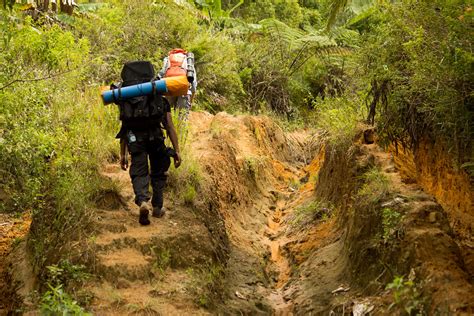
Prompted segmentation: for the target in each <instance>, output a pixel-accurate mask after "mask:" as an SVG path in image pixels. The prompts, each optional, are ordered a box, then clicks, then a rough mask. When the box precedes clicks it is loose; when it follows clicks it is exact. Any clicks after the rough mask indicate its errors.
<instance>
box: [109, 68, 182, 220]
mask: <svg viewBox="0 0 474 316" xmlns="http://www.w3.org/2000/svg"><path fill="white" fill-rule="evenodd" d="M153 77H154V71H153V66H152V65H151V64H150V63H148V62H131V63H127V64H126V65H125V66H124V69H123V70H122V79H123V84H122V86H121V87H125V86H127V85H132V84H137V83H142V82H147V81H150V80H153ZM116 103H117V104H118V105H119V107H120V119H121V120H122V127H121V129H120V132H119V133H118V134H117V138H120V145H121V146H120V165H121V167H122V169H123V170H126V169H127V168H128V152H130V155H131V157H132V161H131V165H130V177H131V179H132V185H133V191H134V193H135V203H136V204H137V205H138V206H139V207H140V217H139V222H140V224H142V225H149V224H150V221H149V219H148V214H149V211H150V206H149V200H150V192H149V184H150V180H151V186H152V189H153V195H152V198H151V205H152V207H153V213H152V215H153V216H155V217H162V216H163V215H164V212H165V208H164V207H163V190H164V188H165V186H166V179H167V171H168V168H169V166H170V163H171V159H170V157H172V158H173V159H174V165H175V167H176V168H177V167H179V166H180V164H181V157H180V154H179V144H178V137H177V134H176V130H175V128H174V125H173V120H172V117H171V108H170V105H169V103H168V101H167V100H166V99H165V98H164V97H163V96H160V95H155V94H154V95H151V96H143V97H135V98H132V99H128V100H117V101H116ZM162 128H164V129H165V130H166V131H167V135H168V136H169V137H170V140H171V143H172V145H173V148H174V150H173V149H171V148H167V147H166V146H165V143H164V135H163V131H162Z"/></svg>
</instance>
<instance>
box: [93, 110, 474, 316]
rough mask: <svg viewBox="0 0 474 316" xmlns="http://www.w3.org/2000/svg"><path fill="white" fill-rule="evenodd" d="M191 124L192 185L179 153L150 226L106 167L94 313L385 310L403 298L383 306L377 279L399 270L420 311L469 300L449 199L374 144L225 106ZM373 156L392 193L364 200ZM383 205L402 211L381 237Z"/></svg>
mask: <svg viewBox="0 0 474 316" xmlns="http://www.w3.org/2000/svg"><path fill="white" fill-rule="evenodd" d="M190 127H191V129H190V134H189V137H188V140H187V141H188V144H187V145H188V146H187V148H186V155H185V159H187V160H188V161H194V164H195V165H198V166H199V168H200V170H201V180H200V182H201V183H200V188H199V190H198V193H197V196H196V197H194V200H192V201H189V199H188V200H187V201H185V200H184V199H183V195H182V194H181V193H182V192H183V190H184V189H185V188H184V187H185V186H186V184H187V182H186V174H187V172H189V170H191V169H192V167H191V166H189V165H188V166H187V165H186V164H185V165H183V167H182V170H181V172H182V173H181V175H179V174H178V175H176V174H175V173H173V174H174V175H173V176H172V177H171V179H170V180H171V181H176V183H178V182H179V181H181V182H179V183H178V185H176V184H175V185H173V183H171V184H170V187H171V189H170V190H169V191H168V192H167V193H166V204H167V206H168V208H169V210H170V211H169V212H168V214H167V215H166V216H165V217H164V218H162V219H154V218H153V219H152V224H151V225H150V226H148V227H141V226H140V225H139V224H138V222H137V207H136V206H135V205H134V204H133V194H132V189H131V185H130V180H129V176H128V174H127V172H124V171H121V170H120V169H119V167H118V166H117V165H108V166H106V167H105V168H104V170H103V175H104V177H106V178H108V179H110V181H115V182H116V183H117V184H118V185H119V187H120V190H119V193H118V195H117V196H114V195H113V194H112V195H110V196H107V197H104V199H102V201H101V204H100V207H99V208H98V209H97V210H96V211H95V212H96V216H95V221H94V225H93V226H94V233H93V235H91V236H90V238H89V240H88V241H87V243H88V247H89V251H91V250H92V252H93V254H94V260H92V262H90V260H88V264H89V269H90V271H91V272H92V273H93V275H94V278H93V279H92V280H90V281H89V282H87V284H86V285H85V290H86V291H87V292H88V293H89V294H91V296H92V297H93V299H92V300H91V301H90V304H89V306H88V309H89V310H90V311H91V312H93V313H94V314H98V315H123V314H143V315H148V314H164V315H168V314H170V315H191V314H192V315H200V314H252V315H254V314H262V315H270V314H274V315H307V314H328V313H331V312H333V313H336V314H343V313H348V312H350V311H355V310H357V309H358V308H362V307H364V306H365V307H366V311H367V310H369V309H371V310H372V312H375V313H376V314H381V313H382V314H384V313H385V314H391V313H394V312H397V311H399V308H400V306H399V305H397V306H396V307H395V308H392V309H391V310H388V307H389V305H390V303H391V302H392V301H393V299H392V293H391V292H390V291H387V290H385V286H386V284H387V283H389V282H390V281H392V280H393V278H394V277H395V276H396V275H405V276H406V277H408V275H409V274H410V276H411V277H412V278H414V282H415V283H416V284H417V287H418V289H419V291H420V292H421V294H422V295H423V297H425V298H426V301H424V303H425V306H426V307H425V312H430V313H431V312H442V311H450V312H451V313H454V314H456V313H462V312H465V313H469V312H472V311H473V303H472V302H474V297H473V293H474V292H473V287H472V275H471V274H470V272H469V271H468V269H466V265H465V262H464V261H463V257H462V255H461V254H460V251H459V248H458V245H457V244H456V242H457V239H456V238H457V237H456V236H455V235H453V234H452V227H451V226H450V223H449V221H448V220H447V218H448V215H447V214H446V212H448V214H449V211H445V210H444V209H443V208H442V206H440V205H439V204H437V203H436V202H435V201H434V200H433V198H432V197H431V196H430V195H429V194H428V193H429V192H427V193H425V192H423V191H422V190H421V187H419V186H418V185H417V184H415V183H411V184H410V183H406V182H407V181H405V182H404V181H402V180H403V176H401V172H398V170H397V168H396V165H395V164H394V162H393V160H392V159H391V156H390V154H388V153H386V152H384V151H382V150H381V149H380V148H379V147H378V146H377V145H376V144H365V143H364V142H363V141H362V142H359V141H358V140H357V141H356V142H355V144H354V146H353V147H352V148H351V149H350V150H349V151H347V152H343V153H341V152H338V151H337V150H334V148H332V147H331V146H329V145H327V144H325V141H324V139H322V138H321V136H320V134H318V133H317V132H314V131H310V130H303V131H297V132H291V133H288V132H285V131H283V130H282V129H281V128H280V127H278V126H277V125H276V124H275V123H274V122H272V121H271V119H269V118H267V117H252V116H233V115H229V114H226V113H219V114H217V115H211V114H208V113H192V115H191V117H190ZM373 167H377V168H379V169H380V170H381V172H382V173H383V174H384V175H385V176H386V177H387V179H388V181H389V187H390V190H389V191H390V192H389V193H388V194H387V195H386V196H384V199H383V200H382V201H379V202H378V204H377V205H376V206H374V207H372V208H370V209H369V208H367V207H366V208H364V207H363V205H364V203H363V202H364V201H361V200H360V198H358V197H357V192H358V190H359V189H360V187H361V186H362V185H363V181H364V180H363V178H362V177H361V176H362V175H363V174H364V173H365V172H366V171H368V170H369V169H371V168H373ZM183 179H184V180H183ZM183 181H184V182H183ZM397 198H398V199H397ZM316 200H317V201H319V202H321V201H323V202H327V203H325V204H317V203H316V204H310V203H315V201H316ZM394 201H395V202H394ZM384 203H393V206H390V207H391V208H393V210H394V211H396V212H398V213H400V214H401V216H402V219H401V221H400V223H399V224H397V226H396V229H395V230H394V231H393V232H391V233H392V235H391V236H392V237H391V239H389V241H386V240H384V239H383V238H381V235H380V233H381V229H382V220H381V215H380V212H381V211H382V209H383V207H382V206H381V205H382V204H384ZM441 204H442V203H441ZM308 205H313V206H311V207H312V208H311V207H309V206H308ZM384 205H385V204H384ZM390 205H391V204H390ZM442 205H443V204H442ZM443 206H444V205H443ZM382 231H383V229H382ZM412 271H413V272H412ZM361 306H362V307H361Z"/></svg>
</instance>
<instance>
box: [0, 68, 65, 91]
mask: <svg viewBox="0 0 474 316" xmlns="http://www.w3.org/2000/svg"><path fill="white" fill-rule="evenodd" d="M71 71H72V70H68V71H64V72H61V73H58V74H54V75H49V76H47V77H41V78H32V79H14V80H12V81H10V82H8V83H6V84H5V85H3V86H1V87H0V90H3V89H5V88H7V87H9V86H11V85H12V84H14V83H17V82H34V81H42V80H48V79H52V78H56V77H59V76H62V75H64V74H66V73H68V72H71Z"/></svg>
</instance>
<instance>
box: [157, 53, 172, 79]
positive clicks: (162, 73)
mask: <svg viewBox="0 0 474 316" xmlns="http://www.w3.org/2000/svg"><path fill="white" fill-rule="evenodd" d="M169 67H170V62H169V59H168V57H165V58H163V67H162V68H161V70H160V72H159V73H158V75H159V76H160V78H164V77H165V74H166V71H167V70H168V68H169Z"/></svg>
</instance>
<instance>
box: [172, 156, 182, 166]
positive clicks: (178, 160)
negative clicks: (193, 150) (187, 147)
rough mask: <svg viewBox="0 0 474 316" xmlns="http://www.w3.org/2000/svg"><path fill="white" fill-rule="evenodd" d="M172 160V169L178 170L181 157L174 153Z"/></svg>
mask: <svg viewBox="0 0 474 316" xmlns="http://www.w3.org/2000/svg"><path fill="white" fill-rule="evenodd" d="M173 159H174V167H175V168H178V167H179V166H181V162H182V161H181V156H180V154H179V153H176V155H174V156H173Z"/></svg>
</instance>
